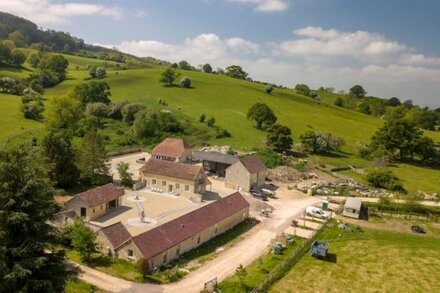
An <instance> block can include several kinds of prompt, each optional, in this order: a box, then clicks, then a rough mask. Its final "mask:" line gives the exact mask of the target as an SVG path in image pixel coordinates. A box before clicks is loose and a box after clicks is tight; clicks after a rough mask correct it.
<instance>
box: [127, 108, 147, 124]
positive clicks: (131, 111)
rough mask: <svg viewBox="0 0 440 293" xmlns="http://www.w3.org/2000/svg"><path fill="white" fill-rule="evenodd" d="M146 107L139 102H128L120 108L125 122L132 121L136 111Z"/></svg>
mask: <svg viewBox="0 0 440 293" xmlns="http://www.w3.org/2000/svg"><path fill="white" fill-rule="evenodd" d="M145 109H147V106H146V105H144V104H141V103H130V104H127V105H125V106H124V107H123V108H122V116H123V119H124V121H125V122H128V123H132V122H133V121H134V118H135V117H134V116H135V115H136V113H138V112H140V111H142V110H145Z"/></svg>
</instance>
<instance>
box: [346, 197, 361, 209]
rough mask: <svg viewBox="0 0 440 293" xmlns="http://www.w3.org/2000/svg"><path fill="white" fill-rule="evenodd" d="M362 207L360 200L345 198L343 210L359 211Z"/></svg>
mask: <svg viewBox="0 0 440 293" xmlns="http://www.w3.org/2000/svg"><path fill="white" fill-rule="evenodd" d="M361 206H362V200H360V199H359V198H355V197H347V200H346V201H345V205H344V208H349V209H354V210H358V211H359V210H360V209H361Z"/></svg>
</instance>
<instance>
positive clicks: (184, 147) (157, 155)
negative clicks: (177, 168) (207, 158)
mask: <svg viewBox="0 0 440 293" xmlns="http://www.w3.org/2000/svg"><path fill="white" fill-rule="evenodd" d="M191 156H192V148H191V146H190V145H189V144H187V143H186V142H185V141H184V140H183V139H180V138H166V139H165V140H164V141H162V142H161V143H160V144H158V145H157V146H156V147H155V148H154V149H153V151H152V152H151V157H152V158H153V159H156V160H165V161H171V162H180V163H185V162H187V161H189V160H191Z"/></svg>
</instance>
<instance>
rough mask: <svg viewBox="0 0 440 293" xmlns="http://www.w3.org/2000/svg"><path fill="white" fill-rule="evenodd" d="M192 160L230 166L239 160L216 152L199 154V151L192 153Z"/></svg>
mask: <svg viewBox="0 0 440 293" xmlns="http://www.w3.org/2000/svg"><path fill="white" fill-rule="evenodd" d="M193 158H194V159H196V160H199V161H209V162H216V163H222V164H228V165H232V164H234V163H236V162H238V160H239V159H238V158H237V157H236V156H232V155H226V154H222V153H216V152H200V151H196V152H193Z"/></svg>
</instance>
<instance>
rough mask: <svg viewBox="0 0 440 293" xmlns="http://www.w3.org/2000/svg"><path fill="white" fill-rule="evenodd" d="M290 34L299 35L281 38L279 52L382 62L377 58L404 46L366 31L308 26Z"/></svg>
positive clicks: (393, 52)
mask: <svg viewBox="0 0 440 293" xmlns="http://www.w3.org/2000/svg"><path fill="white" fill-rule="evenodd" d="M293 33H294V34H295V35H296V36H298V37H300V38H299V39H295V40H288V41H283V42H281V43H280V45H279V50H280V52H282V53H284V54H286V55H303V56H319V55H320V56H347V57H353V58H357V59H367V60H368V61H370V59H371V57H374V58H379V59H377V60H378V61H381V62H382V61H383V59H380V58H383V57H387V56H390V57H391V58H392V57H393V56H395V55H396V54H398V53H401V52H403V51H405V50H406V49H407V48H406V46H405V45H403V44H400V43H398V42H395V41H391V40H388V39H387V38H385V37H384V36H383V35H380V34H375V33H370V32H366V31H356V32H342V31H338V30H335V29H330V30H324V29H322V28H320V27H313V26H309V27H306V28H301V29H298V30H295V31H294V32H293Z"/></svg>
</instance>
